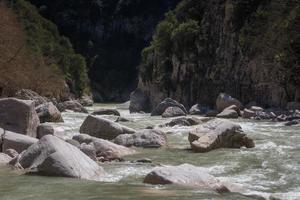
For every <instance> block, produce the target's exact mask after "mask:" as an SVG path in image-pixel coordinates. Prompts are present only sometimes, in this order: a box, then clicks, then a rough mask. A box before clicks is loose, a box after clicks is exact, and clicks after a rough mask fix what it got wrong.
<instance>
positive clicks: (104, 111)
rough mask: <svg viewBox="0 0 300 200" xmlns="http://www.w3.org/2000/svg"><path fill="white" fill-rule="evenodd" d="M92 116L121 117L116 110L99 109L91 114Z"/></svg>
mask: <svg viewBox="0 0 300 200" xmlns="http://www.w3.org/2000/svg"><path fill="white" fill-rule="evenodd" d="M92 115H116V116H121V114H120V113H119V111H118V110H117V109H109V108H101V109H98V110H96V111H94V112H93V113H92Z"/></svg>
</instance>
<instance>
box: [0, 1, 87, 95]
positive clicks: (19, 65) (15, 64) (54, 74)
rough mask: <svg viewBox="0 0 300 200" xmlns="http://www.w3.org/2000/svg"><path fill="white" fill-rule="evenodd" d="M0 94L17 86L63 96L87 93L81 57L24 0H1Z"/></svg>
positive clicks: (11, 90)
mask: <svg viewBox="0 0 300 200" xmlns="http://www.w3.org/2000/svg"><path fill="white" fill-rule="evenodd" d="M0 72H1V76H0V96H13V95H14V94H15V92H16V91H17V90H19V89H23V88H27V89H31V90H34V91H36V92H38V93H40V94H41V95H44V96H47V97H55V98H57V99H65V98H68V96H69V95H70V93H69V92H70V90H71V92H72V93H73V94H76V95H78V96H80V95H82V94H83V93H84V92H88V91H87V90H88V78H87V73H86V64H85V61H84V58H83V57H82V56H80V55H77V54H75V52H74V50H73V48H72V46H71V44H70V42H69V41H68V39H66V38H64V37H62V36H60V35H59V33H58V30H57V28H56V26H55V25H54V24H52V23H51V22H50V21H48V20H46V19H44V18H43V17H42V16H40V15H39V14H38V12H37V10H36V8H35V7H34V6H32V5H31V4H30V3H28V2H26V1H24V0H11V1H6V0H3V1H0Z"/></svg>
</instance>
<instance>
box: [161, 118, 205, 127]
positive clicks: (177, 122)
mask: <svg viewBox="0 0 300 200" xmlns="http://www.w3.org/2000/svg"><path fill="white" fill-rule="evenodd" d="M203 120H207V119H206V118H203ZM201 123H203V121H202V120H201V119H199V118H196V117H179V118H175V119H172V120H171V121H170V122H167V123H165V124H161V125H159V127H166V126H168V127H173V126H195V125H198V124H201Z"/></svg>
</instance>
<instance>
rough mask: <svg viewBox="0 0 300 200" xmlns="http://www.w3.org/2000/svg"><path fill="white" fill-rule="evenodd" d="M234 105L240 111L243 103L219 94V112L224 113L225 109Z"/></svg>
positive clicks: (217, 103)
mask: <svg viewBox="0 0 300 200" xmlns="http://www.w3.org/2000/svg"><path fill="white" fill-rule="evenodd" d="M232 105H236V106H237V108H238V109H241V108H242V103H241V102H240V101H239V100H237V99H235V98H233V97H231V96H230V95H228V94H225V93H221V94H219V96H218V98H217V101H216V106H217V110H218V111H219V112H222V111H223V110H224V109H225V108H227V107H229V106H232Z"/></svg>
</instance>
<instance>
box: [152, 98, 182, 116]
mask: <svg viewBox="0 0 300 200" xmlns="http://www.w3.org/2000/svg"><path fill="white" fill-rule="evenodd" d="M169 107H177V108H179V109H181V110H182V112H183V113H185V114H187V111H186V109H185V107H184V106H183V105H182V104H180V103H178V102H177V101H175V100H173V99H171V98H166V99H165V100H164V101H162V102H161V103H160V104H158V105H157V106H156V108H154V110H153V111H152V112H151V116H158V115H162V114H163V113H164V112H165V111H166V109H167V108H169Z"/></svg>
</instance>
